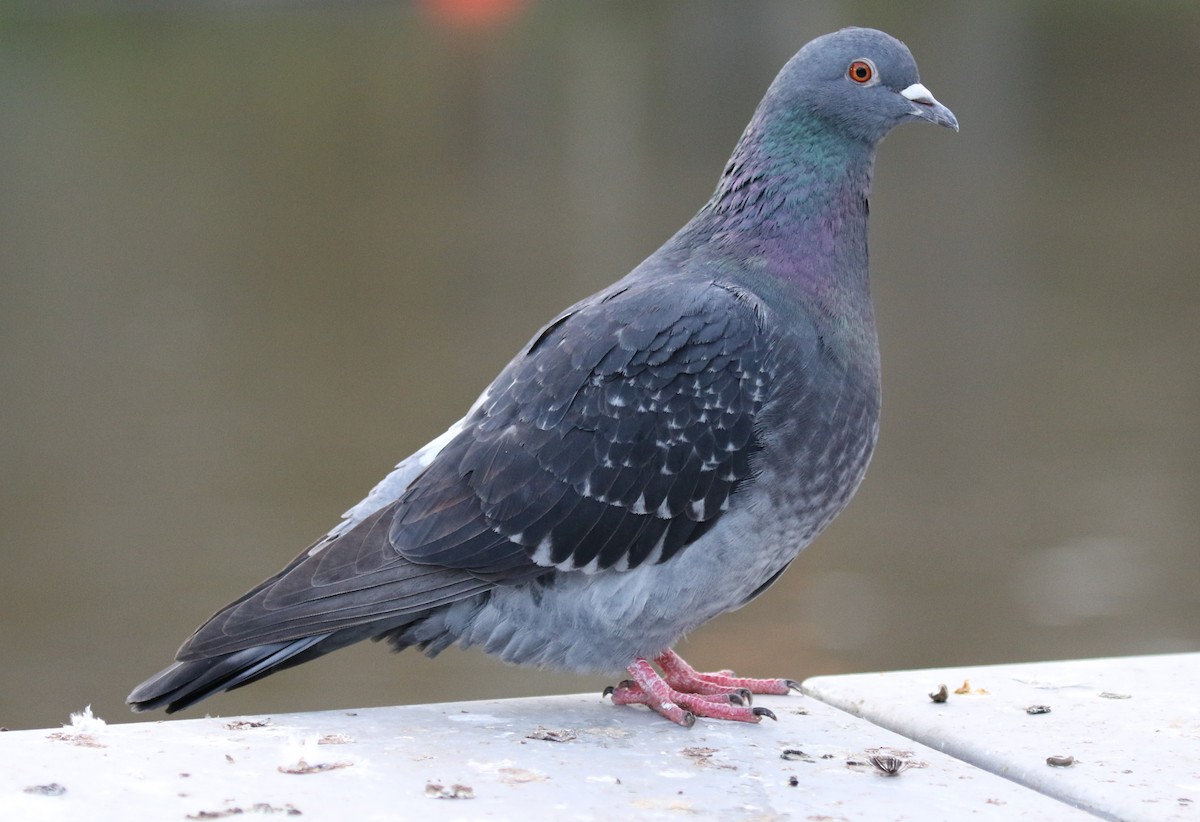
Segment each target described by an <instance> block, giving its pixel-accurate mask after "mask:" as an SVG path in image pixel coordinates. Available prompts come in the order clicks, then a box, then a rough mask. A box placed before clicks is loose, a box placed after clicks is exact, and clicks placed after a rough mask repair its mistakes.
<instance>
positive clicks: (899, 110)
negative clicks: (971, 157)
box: [764, 28, 958, 146]
mask: <svg viewBox="0 0 1200 822" xmlns="http://www.w3.org/2000/svg"><path fill="white" fill-rule="evenodd" d="M764 102H767V103H768V106H769V108H770V109H772V110H773V112H774V114H775V116H781V115H783V112H784V111H789V112H790V113H791V114H792V115H793V116H797V115H799V116H807V117H809V118H814V119H816V120H817V121H819V122H821V123H823V124H825V125H826V126H827V127H830V128H832V130H833V131H835V132H837V133H838V134H839V135H841V136H842V137H846V138H850V139H853V140H858V141H862V142H865V143H867V144H868V145H872V146H873V145H875V144H876V143H878V142H879V141H880V140H882V139H883V138H884V137H885V136H887V133H888V132H889V131H891V130H892V129H893V128H895V127H896V126H898V125H899V124H900V123H903V122H905V121H907V120H912V119H917V120H925V121H928V122H931V123H936V124H937V125H941V126H946V127H947V128H952V129H954V130H955V131H958V120H957V119H956V118H955V116H954V114H953V113H952V112H951V111H950V109H948V108H946V107H945V106H943V105H942V104H941V103H939V102H938V101H937V100H936V99H935V98H934V96H933V94H931V93H930V91H929V89H927V88H925V86H923V85H921V81H920V77H919V76H918V74H917V63H916V61H915V60H914V59H913V56H912V54H911V53H910V52H909V50H908V47H907V46H905V45H904V44H903V43H901V42H900V41H899V40H897V39H896V38H895V37H892V36H891V35H889V34H885V33H884V32H882V31H876V30H875V29H863V28H846V29H842V30H840V31H835V32H833V33H832V34H826V35H825V36H823V37H818V38H817V39H815V40H813V41H812V42H810V43H809V44H808V45H806V46H804V48H802V49H800V51H799V52H798V53H797V54H796V56H795V57H793V58H792V59H791V60H790V61H789V62H788V63H787V65H785V66H784V67H783V70H782V71H780V73H779V76H778V77H777V78H776V79H775V82H774V83H773V84H772V85H771V88H770V90H769V91H768V93H767V99H766V100H765V101H764ZM781 119H790V118H787V117H786V116H783V117H781Z"/></svg>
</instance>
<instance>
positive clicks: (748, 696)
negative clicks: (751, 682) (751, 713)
mask: <svg viewBox="0 0 1200 822" xmlns="http://www.w3.org/2000/svg"><path fill="white" fill-rule="evenodd" d="M737 693H738V696H740V697H741V698H742V702H743V703H745V704H746V705H752V704H754V694H753V693H751V691H750V689H749V688H738V691H737Z"/></svg>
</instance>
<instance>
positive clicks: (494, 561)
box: [177, 282, 772, 660]
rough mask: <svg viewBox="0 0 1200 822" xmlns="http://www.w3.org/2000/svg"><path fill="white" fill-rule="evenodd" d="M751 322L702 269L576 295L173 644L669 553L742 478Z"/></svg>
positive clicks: (432, 601)
mask: <svg viewBox="0 0 1200 822" xmlns="http://www.w3.org/2000/svg"><path fill="white" fill-rule="evenodd" d="M761 324H762V317H761V310H760V309H759V307H758V305H757V303H756V301H755V300H754V298H753V297H750V296H748V295H746V294H744V293H742V292H740V291H738V290H736V289H732V288H728V287H725V286H721V285H717V284H714V283H711V282H710V283H702V284H696V283H679V282H674V283H672V282H666V283H662V282H660V283H657V284H653V285H636V284H635V285H632V286H627V287H617V288H614V289H612V290H610V291H609V292H605V293H604V294H602V295H601V296H598V297H596V298H593V299H591V300H588V301H585V302H583V303H580V304H579V305H577V306H576V307H575V308H573V309H570V310H568V311H567V312H566V313H564V314H563V315H562V316H560V317H559V318H558V319H556V320H555V321H554V322H552V323H551V324H550V325H548V326H547V327H546V328H545V329H543V330H542V331H541V332H540V333H539V335H538V336H537V337H535V338H534V340H533V341H532V342H531V343H530V344H529V346H527V348H526V349H525V350H524V351H523V352H522V353H521V354H520V355H518V356H517V357H516V358H515V359H514V360H513V361H512V362H511V363H510V364H509V365H508V367H507V368H505V370H504V371H503V372H501V374H500V376H499V377H498V378H497V379H496V381H495V382H493V384H492V385H491V386H490V387H489V388H488V390H487V391H486V392H485V394H484V396H483V397H482V398H481V400H480V402H478V403H477V404H476V406H475V407H474V409H473V410H472V411H471V412H470V413H469V414H468V416H467V417H466V418H465V419H464V420H463V421H462V422H461V423H460V424H458V425H456V428H458V429H459V430H458V431H457V433H454V434H453V435H452V436H451V435H449V434H448V435H447V437H446V438H445V439H446V442H445V445H443V446H442V447H441V449H440V450H439V451H437V453H436V456H435V457H434V456H431V454H430V455H426V457H424V458H423V460H422V461H424V460H425V459H429V462H428V465H427V467H425V468H424V470H423V472H421V473H419V474H418V475H417V476H416V477H415V479H413V480H412V481H411V483H410V484H409V485H408V486H407V490H406V491H405V492H404V493H403V495H402V496H400V498H399V499H398V500H396V501H394V502H392V503H390V504H385V505H384V506H383V507H382V508H379V509H378V510H376V511H375V512H373V513H372V514H370V515H369V516H366V517H365V518H363V519H362V520H361V521H358V522H357V523H355V524H353V525H352V527H349V528H348V529H345V530H339V529H335V530H334V532H332V533H331V535H330V537H329V538H326V539H324V540H321V541H319V542H317V543H316V544H315V545H314V546H313V547H312V548H310V549H309V550H308V551H306V552H305V553H303V554H301V555H300V556H299V557H297V558H296V559H295V560H294V561H293V562H292V563H291V564H290V565H289V566H288V567H286V568H285V569H284V570H283V571H281V572H280V573H279V574H277V575H276V576H274V577H272V578H271V579H269V580H267V581H266V582H264V583H262V584H261V585H259V586H258V587H257V588H255V589H253V590H252V591H250V592H248V593H247V594H246V595H245V596H243V597H242V598H240V599H239V600H237V601H236V602H234V603H231V604H230V605H229V606H227V607H226V608H224V609H222V610H221V611H220V612H218V613H217V614H216V615H214V616H213V617H212V619H210V620H209V621H208V622H207V623H205V625H203V626H202V627H201V628H200V629H198V630H197V631H196V633H195V634H193V635H192V637H191V638H190V639H189V640H188V641H187V642H186V643H185V644H184V646H183V648H181V650H180V653H179V655H178V657H177V658H178V659H180V660H191V659H199V658H204V657H209V656H213V655H217V654H228V653H231V652H236V651H240V650H243V649H246V648H250V647H253V646H258V645H264V644H269V643H277V642H288V641H294V640H298V639H303V638H306V637H312V636H314V635H317V634H331V633H333V632H339V631H340V632H344V633H345V632H353V633H354V634H355V635H356V636H357V637H358V638H361V637H362V635H363V631H362V630H360V629H361V628H362V626H371V630H370V631H368V633H370V634H371V635H378V634H382V633H385V632H386V631H389V630H394V629H396V628H397V627H402V626H404V625H406V624H410V623H411V622H413V621H416V620H418V619H420V618H421V617H422V616H423V615H425V614H428V613H429V612H430V611H431V610H432V609H435V608H438V607H440V606H442V605H447V604H449V603H452V602H455V601H458V600H461V599H465V598H467V597H471V596H474V595H477V594H480V593H483V592H485V591H487V590H489V589H490V588H492V587H494V586H495V585H498V584H515V583H518V582H523V581H528V580H531V579H534V578H537V577H539V576H544V575H546V574H550V573H554V570H555V569H557V570H561V571H567V570H579V569H582V570H584V571H589V572H594V571H600V570H607V569H616V570H626V569H630V568H636V567H637V566H639V565H641V564H643V563H647V562H663V561H666V560H667V559H670V558H671V557H672V556H674V555H676V554H677V553H678V552H679V551H681V550H683V549H684V548H685V547H686V546H687V545H689V544H690V543H692V542H693V541H695V540H696V539H697V538H698V537H699V536H701V535H702V534H703V533H705V532H706V531H707V530H708V529H709V528H710V527H711V526H712V525H713V523H715V522H716V521H717V520H718V518H719V517H720V516H721V514H722V513H723V512H724V511H725V510H726V509H727V508H728V507H729V504H730V500H731V498H732V496H733V495H734V494H735V493H736V491H737V490H738V488H739V487H740V486H741V484H743V483H745V482H746V481H747V480H749V479H750V478H751V476H752V456H753V454H754V453H755V451H757V450H758V449H759V448H760V444H759V441H758V439H757V437H756V434H755V415H756V414H757V412H758V410H759V409H760V408H761V406H762V404H763V402H764V400H765V398H766V394H767V389H768V387H769V385H770V384H771V382H772V374H771V369H770V368H769V366H768V362H769V361H771V360H772V358H771V356H770V352H769V351H768V346H767V342H766V338H765V336H764V334H763V332H762V329H761ZM453 430H454V429H452V431H453ZM440 439H441V438H440ZM376 628H377V630H375V629H376Z"/></svg>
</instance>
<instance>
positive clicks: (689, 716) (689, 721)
mask: <svg viewBox="0 0 1200 822" xmlns="http://www.w3.org/2000/svg"><path fill="white" fill-rule="evenodd" d="M695 724H696V715H695V714H694V713H692V712H691V711H684V712H683V727H685V728H690V727H692V726H693V725H695Z"/></svg>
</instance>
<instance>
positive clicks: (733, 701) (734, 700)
mask: <svg viewBox="0 0 1200 822" xmlns="http://www.w3.org/2000/svg"><path fill="white" fill-rule="evenodd" d="M727 696H728V697H729V704H730V705H745V704H746V703H745V702H744V701H743V700H742V698H741V696H739V695H738V694H727Z"/></svg>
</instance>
